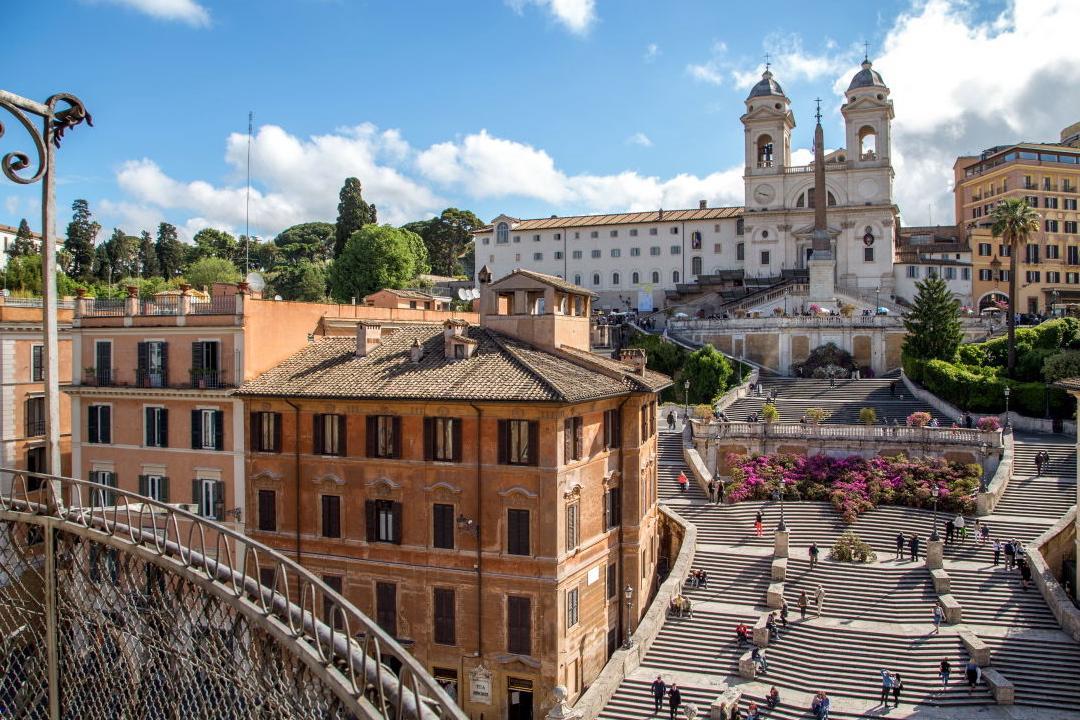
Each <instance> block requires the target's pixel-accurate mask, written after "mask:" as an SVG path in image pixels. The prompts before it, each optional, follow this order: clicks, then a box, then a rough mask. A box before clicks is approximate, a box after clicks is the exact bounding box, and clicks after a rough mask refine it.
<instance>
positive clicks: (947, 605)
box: [938, 594, 963, 625]
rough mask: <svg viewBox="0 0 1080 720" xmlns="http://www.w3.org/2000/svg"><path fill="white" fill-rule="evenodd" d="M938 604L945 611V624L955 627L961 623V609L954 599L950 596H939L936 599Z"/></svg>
mask: <svg viewBox="0 0 1080 720" xmlns="http://www.w3.org/2000/svg"><path fill="white" fill-rule="evenodd" d="M938 602H940V603H941V607H942V609H943V610H945V622H947V623H949V624H950V625H956V624H957V623H959V622H962V621H963V608H962V607H961V606H960V603H959V602H958V601H957V600H956V598H954V597H953V596H952V595H947V594H946V595H941V596H940V597H938Z"/></svg>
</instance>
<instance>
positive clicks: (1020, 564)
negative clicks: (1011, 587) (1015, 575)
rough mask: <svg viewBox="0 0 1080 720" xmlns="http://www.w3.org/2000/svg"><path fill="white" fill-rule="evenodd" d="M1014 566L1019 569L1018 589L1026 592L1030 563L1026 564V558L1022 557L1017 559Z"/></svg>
mask: <svg viewBox="0 0 1080 720" xmlns="http://www.w3.org/2000/svg"><path fill="white" fill-rule="evenodd" d="M1016 567H1017V568H1019V570H1020V589H1021V590H1023V591H1024V592H1027V589H1028V585H1029V584H1031V565H1028V561H1027V558H1023V557H1022V558H1018V559H1017V561H1016Z"/></svg>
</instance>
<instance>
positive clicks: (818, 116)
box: [814, 98, 821, 123]
mask: <svg viewBox="0 0 1080 720" xmlns="http://www.w3.org/2000/svg"><path fill="white" fill-rule="evenodd" d="M814 102H816V103H817V113H816V114H815V117H817V121H818V122H819V123H820V122H821V98H814Z"/></svg>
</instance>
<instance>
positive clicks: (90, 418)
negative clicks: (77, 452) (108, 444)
mask: <svg viewBox="0 0 1080 720" xmlns="http://www.w3.org/2000/svg"><path fill="white" fill-rule="evenodd" d="M88 410H89V411H88V412H87V434H88V435H89V437H90V442H92V443H96V442H101V438H99V437H98V406H97V405H91V406H90V407H89V409H88Z"/></svg>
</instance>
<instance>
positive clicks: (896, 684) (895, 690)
mask: <svg viewBox="0 0 1080 720" xmlns="http://www.w3.org/2000/svg"><path fill="white" fill-rule="evenodd" d="M903 690H904V681H903V680H902V679H901V678H900V673H896V675H893V681H892V698H893V707H894V708H898V707H900V693H901V692H903Z"/></svg>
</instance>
